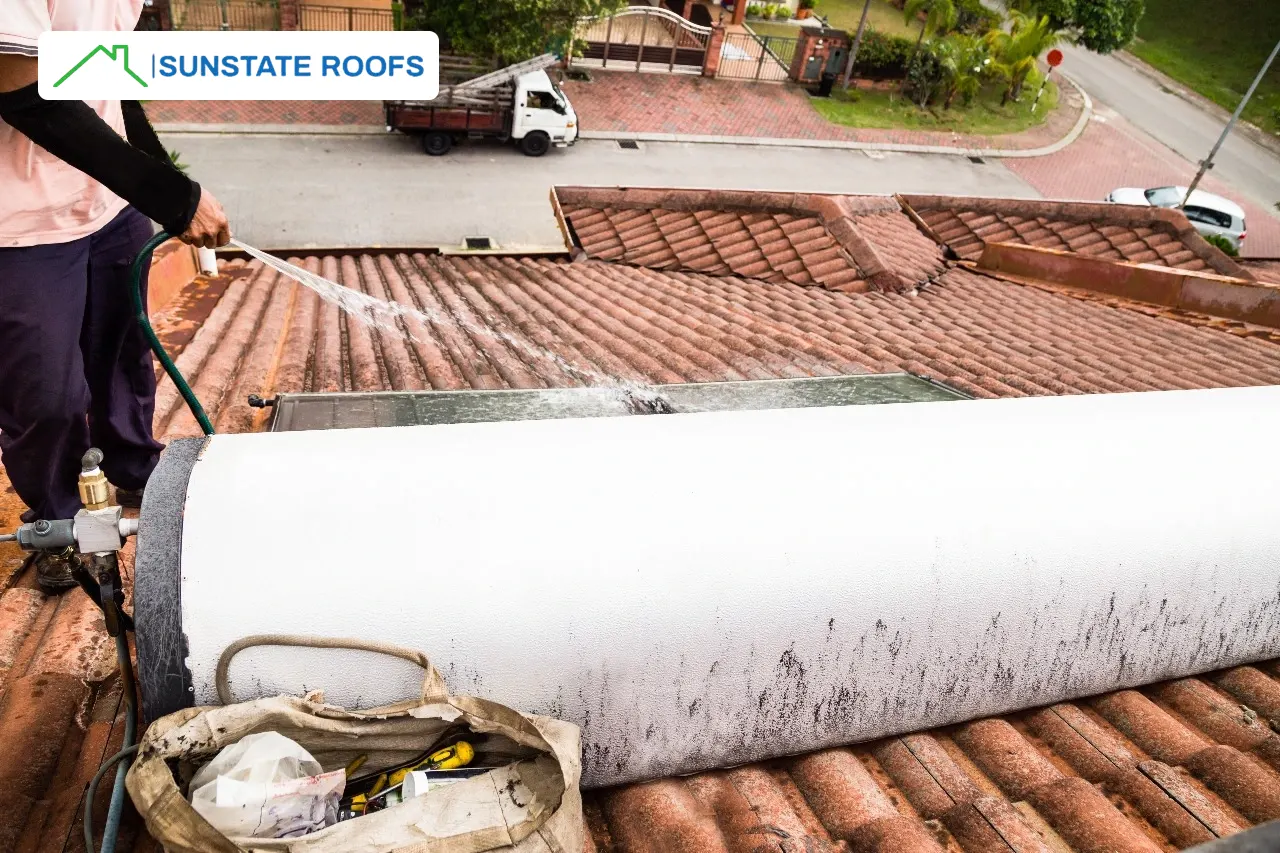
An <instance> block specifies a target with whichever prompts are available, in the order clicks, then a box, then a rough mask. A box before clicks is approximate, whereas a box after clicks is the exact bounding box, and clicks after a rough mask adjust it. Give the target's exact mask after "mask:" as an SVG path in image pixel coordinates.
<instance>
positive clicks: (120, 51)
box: [53, 44, 147, 89]
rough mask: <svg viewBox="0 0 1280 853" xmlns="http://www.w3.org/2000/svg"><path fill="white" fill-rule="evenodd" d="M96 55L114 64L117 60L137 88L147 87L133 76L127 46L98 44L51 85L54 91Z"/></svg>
mask: <svg viewBox="0 0 1280 853" xmlns="http://www.w3.org/2000/svg"><path fill="white" fill-rule="evenodd" d="M98 54H102V55H103V56H105V57H107V58H108V59H110V60H111V61H112V62H116V61H117V60H118V61H119V63H120V67H121V68H123V69H124V73H125V74H128V75H129V76H130V77H132V78H133V80H134V81H135V82H136V83H137V84H138V85H139V86H142V87H143V88H144V89H145V88H146V87H147V81H146V80H143V79H142V78H141V77H139V76H138V75H137V74H135V73H134V72H133V69H132V68H130V67H129V45H127V44H117V45H114V46H112V47H107V46H106V45H105V44H100V45H96V46H95V47H94V48H93V50H91V51H89V52H88V53H86V54H85V56H84V59H82V60H80V61H79V62H77V63H76V64H75V65H73V66H71V70H70V71H68V72H67V73H66V74H63V75H62V76H61V77H59V78H58V82H57V83H54V84H53V88H55V89H56V88H58V87H59V86H61V85H62V84H63V83H65V82H67V80H69V79H71V75H72V74H75V73H76V72H77V71H79V70H80V69H81V68H84V67H85V65H87V64H88V63H89V60H91V59H93V58H94V57H95V56H97V55H98Z"/></svg>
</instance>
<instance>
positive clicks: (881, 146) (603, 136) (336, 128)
mask: <svg viewBox="0 0 1280 853" xmlns="http://www.w3.org/2000/svg"><path fill="white" fill-rule="evenodd" d="M1063 79H1065V80H1066V81H1067V82H1068V83H1070V84H1071V85H1072V86H1073V87H1074V88H1075V90H1076V91H1077V92H1079V93H1080V96H1081V98H1082V100H1083V102H1084V106H1083V108H1082V109H1081V110H1080V115H1079V117H1078V118H1077V119H1076V123H1075V124H1074V125H1072V127H1071V129H1070V130H1069V131H1067V133H1066V135H1065V136H1063V137H1062V138H1061V139H1059V140H1058V141H1057V142H1054V143H1051V144H1049V145H1044V146H1041V147H1040V148H1023V149H1018V148H961V147H958V146H954V145H912V144H909V143H893V142H856V141H853V140H844V139H800V138H790V137H759V136H712V135H706V134H696V133H645V132H641V131H624V130H616V131H615V130H584V131H582V133H581V134H579V138H580V139H593V140H603V141H627V140H629V141H634V142H687V143H694V144H698V145H749V146H755V147H760V148H827V149H837V150H843V151H885V152H897V153H902V154H944V155H950V156H954V157H982V158H990V159H998V158H1013V157H1044V156H1046V155H1048V154H1055V153H1057V152H1058V151H1061V150H1062V149H1063V148H1066V147H1067V146H1068V145H1070V144H1071V143H1072V142H1075V141H1076V139H1077V138H1078V137H1079V136H1080V134H1081V133H1083V132H1084V129H1085V126H1086V125H1088V123H1089V119H1090V118H1092V117H1093V100H1092V99H1091V98H1090V97H1089V93H1088V92H1086V91H1085V90H1084V89H1082V88H1081V87H1080V84H1079V83H1077V82H1076V81H1075V80H1072V79H1071V78H1070V77H1069V76H1067V75H1065V74H1064V75H1063ZM155 129H156V131H157V132H159V133H225V134H237V135H239V134H263V135H267V134H275V135H329V136H373V135H385V134H386V133H387V130H386V128H384V127H382V126H373V125H335V124H201V123H198V122H156V124H155Z"/></svg>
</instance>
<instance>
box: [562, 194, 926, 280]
mask: <svg viewBox="0 0 1280 853" xmlns="http://www.w3.org/2000/svg"><path fill="white" fill-rule="evenodd" d="M556 196H557V198H558V201H559V205H560V209H561V210H562V211H563V213H564V217H565V219H566V220H567V221H568V223H569V225H570V226H571V231H572V234H573V236H574V237H575V238H576V239H575V242H576V243H577V245H578V246H579V247H580V248H582V250H583V251H584V252H585V253H586V254H587V256H588V257H592V258H597V259H599V260H606V261H616V262H620V263H625V264H632V265H635V266H641V267H648V268H650V269H659V270H688V271H693V272H703V273H708V274H710V275H737V276H744V277H748V278H755V279H759V280H761V281H768V282H793V283H795V284H806V285H810V284H816V285H822V286H824V287H827V288H830V289H832V290H844V291H851V292H860V291H866V290H869V289H872V288H875V289H879V290H901V289H904V288H907V287H912V286H915V285H918V284H921V283H924V282H926V281H929V280H930V279H932V278H933V277H934V276H936V275H938V274H939V273H940V272H942V270H943V269H944V266H943V259H942V252H941V250H940V248H939V247H938V246H937V244H935V243H934V242H933V241H932V240H930V239H929V238H928V237H927V236H926V235H925V234H923V233H921V231H920V230H919V229H918V228H917V227H916V226H915V224H914V223H913V222H912V221H911V219H910V218H909V217H908V216H907V215H906V214H904V213H903V211H902V208H901V207H900V206H899V205H898V203H897V202H896V201H894V200H893V199H892V198H890V197H887V196H826V195H817V194H806V193H764V192H754V193H748V192H735V191H723V190H640V189H626V190H619V189H602V188H591V187H557V188H556Z"/></svg>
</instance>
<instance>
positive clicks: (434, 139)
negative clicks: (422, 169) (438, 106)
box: [422, 130, 453, 157]
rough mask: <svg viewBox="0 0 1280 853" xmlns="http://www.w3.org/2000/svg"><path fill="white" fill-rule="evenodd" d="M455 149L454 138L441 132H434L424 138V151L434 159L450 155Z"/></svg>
mask: <svg viewBox="0 0 1280 853" xmlns="http://www.w3.org/2000/svg"><path fill="white" fill-rule="evenodd" d="M452 147H453V137H452V136H450V135H449V134H447V133H444V132H442V131H439V130H433V131H431V132H430V133H428V134H427V135H426V136H424V137H422V150H423V151H425V152H427V153H428V154H430V155H431V156H432V157H440V156H443V155H445V154H448V153H449V149H450V148H452Z"/></svg>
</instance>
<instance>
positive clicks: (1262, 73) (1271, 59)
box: [1178, 41, 1280, 209]
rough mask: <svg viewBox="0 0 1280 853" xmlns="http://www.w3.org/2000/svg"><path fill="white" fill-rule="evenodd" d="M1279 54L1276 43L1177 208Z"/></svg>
mask: <svg viewBox="0 0 1280 853" xmlns="http://www.w3.org/2000/svg"><path fill="white" fill-rule="evenodd" d="M1277 53H1280V41H1278V42H1276V46H1275V47H1273V48H1271V55H1270V56H1268V57H1267V61H1266V62H1264V63H1262V70H1261V71H1259V72H1258V76H1257V77H1254V78H1253V83H1252V84H1251V85H1250V86H1249V91H1247V92H1245V93H1244V97H1243V98H1241V99H1240V103H1239V104H1238V105H1237V106H1236V111H1235V112H1234V113H1232V114H1231V121H1229V122H1227V126H1226V127H1225V128H1223V131H1222V135H1221V136H1219V137H1218V141H1217V142H1215V143H1213V148H1212V150H1210V151H1209V156H1208V157H1206V158H1204V159H1203V160H1201V161H1200V170H1199V171H1198V172H1196V176H1195V179H1194V180H1192V181H1191V186H1189V187H1187V194H1186V195H1185V196H1183V198H1182V204H1180V205H1178V208H1179V209H1181V208H1184V207H1186V206H1187V199H1189V198H1191V193H1192V192H1194V191H1195V188H1196V185H1197V184H1199V183H1200V179H1201V178H1203V177H1204V173H1205V172H1207V171H1209V170H1210V169H1212V168H1213V157H1214V155H1215V154H1217V153H1218V149H1219V148H1221V147H1222V143H1224V142H1226V141H1227V137H1228V136H1230V135H1231V128H1233V127H1235V126H1236V120H1237V119H1239V118H1240V114H1241V113H1242V112H1244V108H1245V105H1246V104H1248V103H1249V99H1250V98H1252V97H1253V92H1254V90H1255V89H1257V88H1258V84H1259V83H1261V82H1262V78H1263V77H1265V76H1267V69H1268V68H1270V67H1271V63H1272V62H1274V61H1275V58H1276V54H1277Z"/></svg>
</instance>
